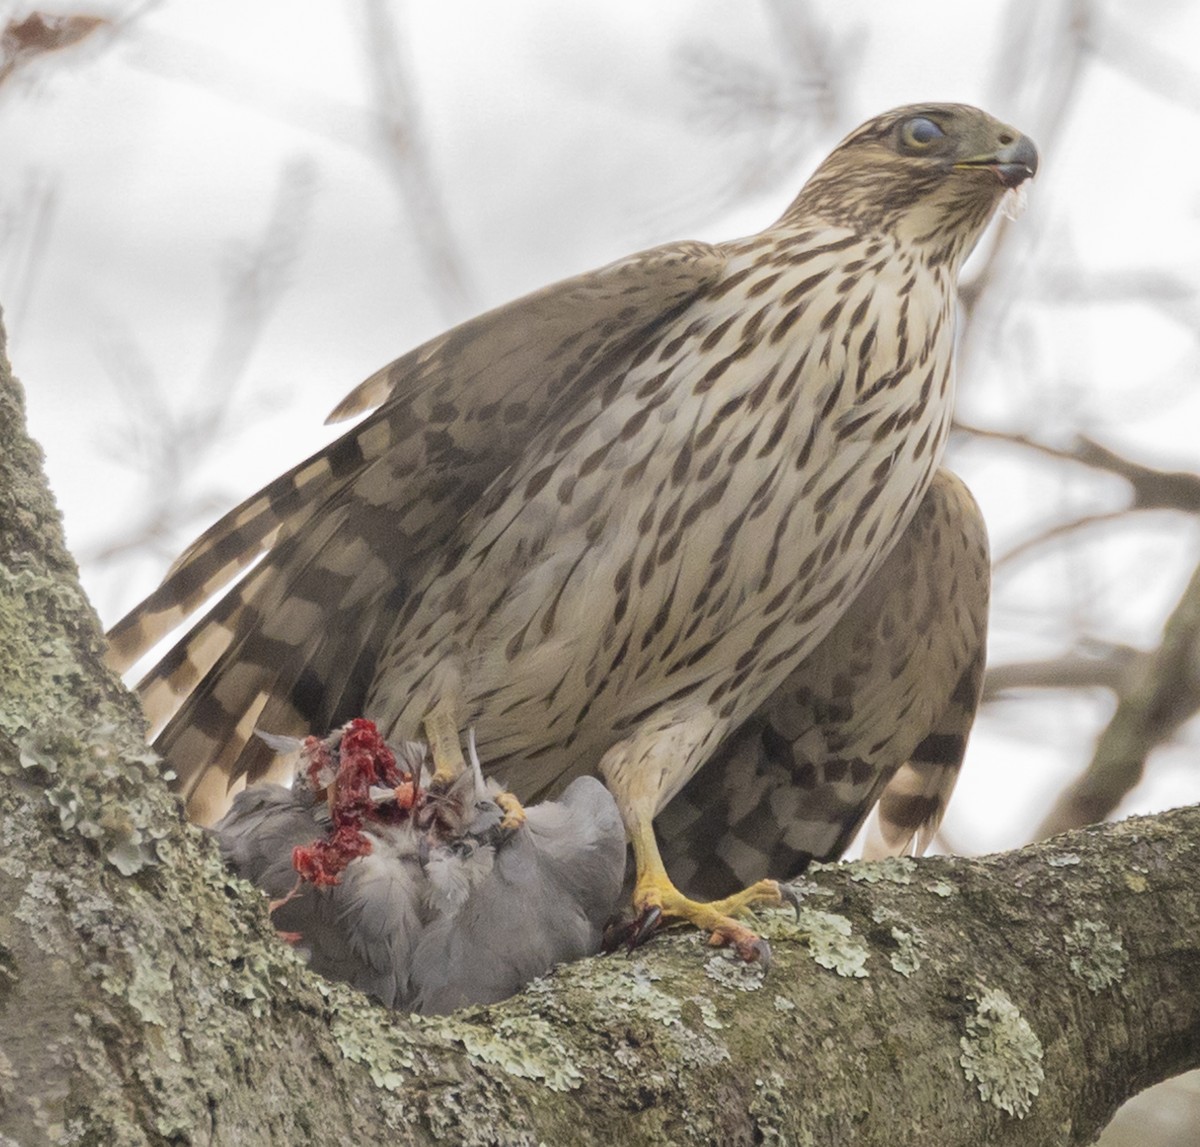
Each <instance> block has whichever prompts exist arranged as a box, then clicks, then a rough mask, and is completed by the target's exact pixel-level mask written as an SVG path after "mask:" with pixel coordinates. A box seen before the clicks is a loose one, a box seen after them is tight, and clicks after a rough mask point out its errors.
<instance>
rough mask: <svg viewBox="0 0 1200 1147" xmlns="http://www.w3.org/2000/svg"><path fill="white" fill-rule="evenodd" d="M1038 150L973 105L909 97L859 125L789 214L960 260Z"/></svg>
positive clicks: (1027, 172)
mask: <svg viewBox="0 0 1200 1147" xmlns="http://www.w3.org/2000/svg"><path fill="white" fill-rule="evenodd" d="M1037 165H1038V154H1037V148H1036V147H1035V146H1034V144H1033V141H1032V140H1031V139H1030V138H1029V137H1028V136H1026V135H1022V134H1021V133H1020V132H1019V131H1017V130H1016V129H1015V128H1012V127H1009V126H1008V125H1007V124H1003V123H1001V122H1000V121H999V120H996V119H993V118H992V117H991V116H990V115H988V114H987V113H986V112H982V111H980V110H979V109H978V108H974V107H971V106H969V105H968V104H910V105H908V106H907V107H902V108H895V109H894V110H892V111H889V112H884V114H883V115H880V116H876V117H875V118H874V119H873V120H869V121H868V122H867V123H865V124H863V125H862V127H860V128H858V129H857V130H855V131H853V132H851V133H850V134H849V135H848V136H847V137H846V138H845V139H844V140H842V142H841V143H840V144H838V146H837V147H836V148H835V149H834V150H833V152H832V153H831V154H830V156H829V158H828V159H826V160H825V162H824V163H823V164H821V166H820V167H819V168H818V169H817V171H816V172H815V174H814V175H813V177H812V178H811V179H810V180H809V181H808V183H807V184H806V185H805V187H804V190H803V191H801V193H800V196H799V198H798V199H797V200H796V202H795V203H794V204H793V205H792V207H791V209H790V210H789V212H788V215H789V216H791V217H793V218H796V217H797V216H798V215H802V216H804V217H807V218H812V217H816V218H820V219H822V220H823V221H825V222H827V223H833V224H846V225H849V226H853V227H855V228H857V229H867V230H881V231H891V232H894V233H897V234H898V235H899V236H900V237H901V238H902V239H904V240H905V241H906V242H910V243H913V244H916V245H918V246H920V247H922V248H925V249H926V251H927V252H928V253H929V254H930V255H932V256H934V257H935V258H936V259H937V261H939V262H945V261H949V262H952V263H959V262H961V261H962V260H963V259H964V258H966V256H967V254H968V252H969V251H970V250H971V248H972V247H973V246H974V245H975V241H976V240H977V239H978V238H979V236H980V234H981V233H982V231H983V228H984V227H985V226H986V225H987V222H988V220H989V219H990V218H991V217H992V213H993V212H994V211H995V209H996V206H997V204H998V203H999V202H1000V199H1001V198H1002V197H1003V195H1004V193H1005V192H1006V191H1008V190H1010V189H1011V188H1014V187H1017V186H1019V185H1020V184H1021V183H1023V182H1024V181H1025V180H1027V179H1030V178H1032V176H1033V174H1034V173H1035V172H1036V171H1037Z"/></svg>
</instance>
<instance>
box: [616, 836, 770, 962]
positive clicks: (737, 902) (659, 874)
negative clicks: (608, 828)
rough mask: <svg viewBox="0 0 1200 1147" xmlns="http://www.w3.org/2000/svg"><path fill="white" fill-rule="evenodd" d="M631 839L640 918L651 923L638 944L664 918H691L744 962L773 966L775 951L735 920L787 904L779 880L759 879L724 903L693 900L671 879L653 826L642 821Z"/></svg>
mask: <svg viewBox="0 0 1200 1147" xmlns="http://www.w3.org/2000/svg"><path fill="white" fill-rule="evenodd" d="M630 840H631V843H632V844H633V857H634V862H635V864H636V866H637V883H636V884H635V885H634V890H633V904H634V908H635V909H637V912H638V919H639V920H641V921H643V922H648V926H644V927H643V930H642V932H641V934H638V933H637V932H635V934H634V937H633V942H634V943H636V942H637V941H638V940H640V939H642V938H644V936H645V935H648V934H649V932H650V931H652V930H653V927H654V925H655V924H656V923H657V921H658V920H659V919H660V918H661V919H662V920H664V921H668V922H669V921H671V920H686V921H688V922H689V923H692V924H694V925H696V927H697V928H700V929H702V930H703V931H705V932H707V933H708V934H709V937H708V938H709V943H710V944H713V945H714V946H718V945H723V944H728V945H730V946H732V947H733V948H734V949H736V951H737V953H738V955H739V956H741V957H742V959H743V960H760V961H761V962H762V963H763V964H764V965H766V964H769V963H770V960H771V949H770V947H769V946H768V944H767V942H766V941H765V940H763V939H762V938H761V937H760V936H758V935H756V934H755V933H754V932H752V931H751V930H750V929H749V928H747V927H746V926H745V925H744V924H739V923H738V921H737V920H735V919H734V917H735V916H737V915H740V914H741V913H743V912H746V911H749V910H750V909H752V908H757V907H760V906H761V907H772V908H778V907H780V906H781V905H783V904H784V903H785V902H787V901H786V898H785V896H784V894H783V892H782V890H781V889H780V886H779V884H778V883H777V882H776V881H774V880H760V881H758V883H756V884H752V885H751V886H750V887H749V888H746V889H744V890H743V891H741V892H738V893H735V894H734V895H733V896H726V897H725V898H724V899H722V900H713V901H709V902H702V901H699V900H691V899H689V898H688V897H686V896H684V895H683V893H682V892H680V891H679V889H678V888H676V887H675V885H674V884H673V883H672V882H671V878H670V877H669V876H668V875H667V870H666V868H665V867H664V865H663V862H662V857H661V856H660V855H659V851H658V842H657V841H656V840H655V839H654V828H653V826H652V824H651V823H650V822H649V821H648V820H647V821H639V822H638V823H637V824H636V825H635V826H634V827H633V828H632V830H631V831H630Z"/></svg>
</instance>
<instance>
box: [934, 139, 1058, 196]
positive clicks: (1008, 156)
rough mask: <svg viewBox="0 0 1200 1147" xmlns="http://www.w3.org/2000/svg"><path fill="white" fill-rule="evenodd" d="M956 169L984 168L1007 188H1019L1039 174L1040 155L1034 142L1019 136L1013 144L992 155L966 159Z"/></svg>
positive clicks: (956, 165)
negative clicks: (992, 173)
mask: <svg viewBox="0 0 1200 1147" xmlns="http://www.w3.org/2000/svg"><path fill="white" fill-rule="evenodd" d="M954 166H955V167H956V168H972V167H975V168H982V167H986V168H987V169H988V170H990V171H992V172H994V173H995V175H996V178H997V179H998V180H1000V182H1001V184H1003V185H1004V186H1005V187H1010V188H1011V187H1017V186H1018V185H1020V184H1022V183H1024V182H1025V180H1027V179H1032V178H1033V177H1034V175H1036V174H1037V169H1038V153H1037V148H1036V147H1035V146H1034V143H1033V140H1031V139H1030V138H1029V137H1028V136H1027V135H1022V136H1018V137H1017V138H1016V139H1015V140H1014V141H1013V142H1012V143H1010V144H1006V145H1005V146H1004V147H1001V148H998V149H997V150H996V151H994V152H992V153H991V154H990V155H981V156H978V157H976V158H974V159H964V160H962V162H960V163H956V164H955V165H954Z"/></svg>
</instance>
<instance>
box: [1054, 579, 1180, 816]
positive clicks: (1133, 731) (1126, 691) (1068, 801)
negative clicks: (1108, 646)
mask: <svg viewBox="0 0 1200 1147" xmlns="http://www.w3.org/2000/svg"><path fill="white" fill-rule="evenodd" d="M1198 711H1200V567H1197V568H1196V569H1195V570H1194V571H1193V573H1192V578H1191V581H1190V582H1189V583H1188V586H1187V588H1186V589H1185V590H1184V591H1183V594H1182V596H1181V597H1180V599H1179V601H1178V602H1176V604H1175V608H1174V609H1173V610H1172V611H1171V616H1170V617H1169V618H1167V622H1166V625H1165V626H1164V627H1163V636H1162V640H1161V641H1160V642H1159V645H1158V648H1156V649H1155V650H1154V651H1153V652H1152V653H1149V654H1145V655H1143V656H1140V657H1138V658H1135V659H1134V661H1133V662H1132V663H1131V664H1130V665H1129V667H1128V672H1127V678H1126V684H1125V687H1124V688H1123V689H1122V690H1121V691H1120V692H1119V693H1118V700H1117V708H1116V712H1114V713H1113V715H1112V718H1111V719H1110V720H1109V722H1108V725H1107V726H1106V727H1105V729H1104V732H1103V733H1101V734H1100V739H1099V740H1098V741H1097V743H1096V751H1095V752H1094V753H1093V754H1092V759H1091V761H1090V762H1089V763H1088V766H1087V768H1086V769H1085V770H1084V771H1083V772H1082V773H1081V774H1080V775H1079V777H1078V778H1076V780H1075V781H1074V782H1072V783H1071V784H1070V785H1069V786H1068V787H1067V788H1066V789H1065V790H1064V791H1063V792H1062V794H1061V795H1060V796H1059V798H1058V800H1056V801H1055V802H1054V806H1053V807H1052V808H1051V809H1050V812H1049V813H1048V814H1047V815H1046V818H1045V820H1043V821H1042V823H1041V824H1040V825H1039V826H1038V829H1037V836H1039V837H1043V836H1051V835H1053V834H1054V833H1056V832H1063V831H1064V830H1065V829H1068V828H1076V827H1078V826H1079V825H1083V824H1091V823H1093V822H1095V821H1099V820H1103V819H1104V818H1105V817H1106V816H1108V815H1109V814H1110V813H1112V811H1113V810H1114V809H1115V808H1116V807H1117V805H1118V804H1120V803H1121V800H1122V799H1123V798H1124V796H1125V794H1126V793H1128V792H1129V791H1130V789H1132V788H1133V787H1134V785H1136V784H1137V783H1138V782H1139V781H1140V780H1141V779H1142V773H1143V772H1144V771H1145V768H1146V759H1147V758H1148V757H1149V755H1150V753H1151V752H1152V751H1153V750H1154V748H1156V747H1157V746H1158V745H1161V744H1162V743H1163V742H1164V741H1166V740H1168V739H1169V738H1170V737H1172V736H1174V734H1175V733H1176V731H1177V730H1178V729H1179V728H1180V726H1181V725H1183V723H1184V722H1185V721H1187V720H1189V719H1190V718H1192V717H1193V716H1195V714H1196V713H1197V712H1198Z"/></svg>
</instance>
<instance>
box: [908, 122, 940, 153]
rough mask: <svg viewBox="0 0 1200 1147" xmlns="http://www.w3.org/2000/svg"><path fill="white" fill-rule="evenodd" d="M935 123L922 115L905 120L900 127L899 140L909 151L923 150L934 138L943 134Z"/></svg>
mask: <svg viewBox="0 0 1200 1147" xmlns="http://www.w3.org/2000/svg"><path fill="white" fill-rule="evenodd" d="M945 134H946V133H945V132H944V131H942V129H941V128H940V127H938V125H937V124H935V123H934V122H933V120H931V119H926V118H925V117H924V116H917V117H916V118H915V119H910V120H905V121H904V123H903V124H902V125H901V127H900V142H901V143H902V144H903V145H904V146H905V147H906V148H908V149H909V150H910V151H924V150H925V149H926V148H927V147H928V146H929V145H930V144H931V143H933V142H934V141H935V140H939V139H941V138H942V137H943V136H945Z"/></svg>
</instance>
